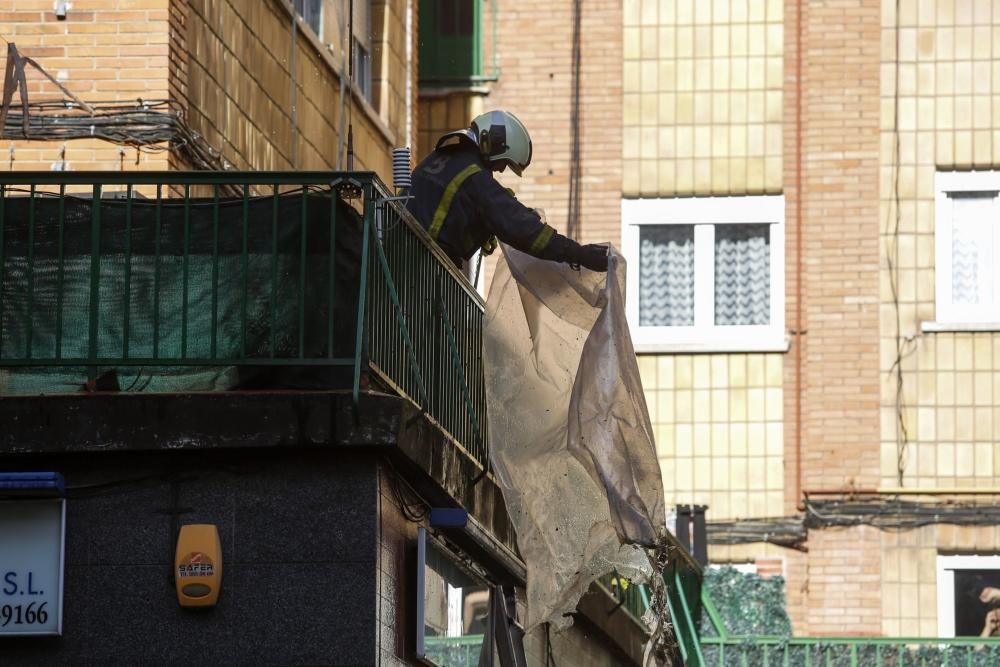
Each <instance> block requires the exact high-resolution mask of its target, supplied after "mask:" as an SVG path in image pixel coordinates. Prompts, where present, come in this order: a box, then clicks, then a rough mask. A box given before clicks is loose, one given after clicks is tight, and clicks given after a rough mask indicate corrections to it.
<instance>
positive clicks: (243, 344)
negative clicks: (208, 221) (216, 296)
mask: <svg viewBox="0 0 1000 667" xmlns="http://www.w3.org/2000/svg"><path fill="white" fill-rule="evenodd" d="M249 238H250V184H249V183H244V184H243V247H242V258H243V299H242V302H241V303H242V305H241V312H240V357H241V358H242V359H246V357H247V294H248V290H249V287H248V283H249V272H250V259H249V252H248V243H249V240H248V239H249Z"/></svg>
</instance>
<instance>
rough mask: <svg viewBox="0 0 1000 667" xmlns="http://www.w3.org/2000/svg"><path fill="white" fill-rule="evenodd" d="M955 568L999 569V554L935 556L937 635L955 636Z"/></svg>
mask: <svg viewBox="0 0 1000 667" xmlns="http://www.w3.org/2000/svg"><path fill="white" fill-rule="evenodd" d="M955 570H1000V556H992V555H982V554H968V555H962V556H941V555H938V557H937V600H938V614H937V616H938V637H954V636H955Z"/></svg>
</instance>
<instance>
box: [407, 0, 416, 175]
mask: <svg viewBox="0 0 1000 667" xmlns="http://www.w3.org/2000/svg"><path fill="white" fill-rule="evenodd" d="M413 77H414V72H413V0H406V137H405V141H406V146H408V147H409V148H410V150H411V153H410V154H411V155H412V154H413V153H414V152H416V151H415V149H416V146H414V145H413ZM410 167H411V168H412V167H413V165H412V164H411V165H410Z"/></svg>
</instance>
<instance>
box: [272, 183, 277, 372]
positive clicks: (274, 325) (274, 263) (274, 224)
mask: <svg viewBox="0 0 1000 667" xmlns="http://www.w3.org/2000/svg"><path fill="white" fill-rule="evenodd" d="M271 189H272V195H273V198H274V201H273V203H272V206H271V358H272V359H273V358H274V355H275V350H276V348H277V340H278V337H277V328H278V184H277V183H272V184H271Z"/></svg>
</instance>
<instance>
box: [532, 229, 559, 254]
mask: <svg viewBox="0 0 1000 667" xmlns="http://www.w3.org/2000/svg"><path fill="white" fill-rule="evenodd" d="M555 233H556V230H555V229H553V228H552V227H549V226H548V225H545V229H543V230H542V231H540V232H538V236H536V237H535V240H534V241H532V243H531V247H530V248H528V254H529V255H537V254H538V253H540V252H541V251H543V250H545V246H547V245H548V244H549V241H551V240H552V235H553V234H555Z"/></svg>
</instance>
